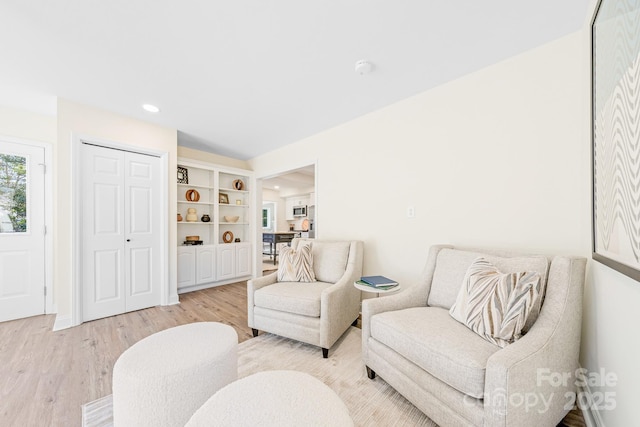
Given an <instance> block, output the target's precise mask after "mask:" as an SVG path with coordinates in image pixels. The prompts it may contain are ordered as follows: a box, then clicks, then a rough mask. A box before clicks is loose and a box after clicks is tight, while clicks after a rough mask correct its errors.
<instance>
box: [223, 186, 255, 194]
mask: <svg viewBox="0 0 640 427" xmlns="http://www.w3.org/2000/svg"><path fill="white" fill-rule="evenodd" d="M220 191H221V192H223V193H245V194H246V193H248V192H249V190H236V189H235V188H222V187H220Z"/></svg>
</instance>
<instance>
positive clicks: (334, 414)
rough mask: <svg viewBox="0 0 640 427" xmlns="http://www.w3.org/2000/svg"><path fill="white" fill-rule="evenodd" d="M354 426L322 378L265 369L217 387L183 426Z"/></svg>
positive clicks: (343, 405)
mask: <svg viewBox="0 0 640 427" xmlns="http://www.w3.org/2000/svg"><path fill="white" fill-rule="evenodd" d="M212 425H215V426H216V427H227V426H228V427H238V426H261V427H267V426H273V427H283V426H291V427H294V426H295V427H300V426H305V427H311V426H331V427H334V426H335V427H337V426H349V427H352V426H353V420H352V419H351V417H350V416H349V410H348V409H347V407H346V405H345V404H344V402H342V400H340V398H339V397H338V395H337V394H335V393H334V392H333V390H331V389H330V388H329V387H327V386H326V385H325V384H324V383H323V382H322V381H320V380H318V379H316V378H314V377H312V376H311V375H309V374H306V373H304V372H297V371H265V372H259V373H257V374H253V375H250V376H248V377H246V378H243V379H241V380H238V381H235V382H233V383H231V384H229V385H228V386H226V387H224V388H222V389H220V390H219V391H218V392H217V393H216V394H214V395H213V396H212V397H211V399H209V400H207V402H206V403H205V404H204V405H202V407H201V408H200V409H198V410H197V411H196V413H195V414H193V417H191V419H190V420H189V422H188V423H187V425H186V426H185V427H210V426H212Z"/></svg>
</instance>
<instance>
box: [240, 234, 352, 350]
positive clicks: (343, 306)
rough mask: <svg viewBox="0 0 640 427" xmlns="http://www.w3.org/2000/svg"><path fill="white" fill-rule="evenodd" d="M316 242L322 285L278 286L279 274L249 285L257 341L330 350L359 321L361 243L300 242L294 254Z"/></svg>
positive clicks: (315, 258)
mask: <svg viewBox="0 0 640 427" xmlns="http://www.w3.org/2000/svg"><path fill="white" fill-rule="evenodd" d="M303 242H310V243H311V247H312V254H313V270H314V273H315V276H316V281H315V282H311V283H304V282H303V283H301V282H278V281H277V272H275V273H272V274H269V275H267V276H263V277H259V278H256V279H253V280H249V281H248V282H247V306H248V307H247V308H248V312H247V314H248V323H249V327H251V328H252V330H253V336H254V337H255V336H257V335H258V330H262V331H266V332H271V333H274V334H276V335H280V336H283V337H287V338H292V339H295V340H298V341H302V342H306V343H308V344H312V345H317V346H318V347H321V348H322V355H323V357H324V358H327V357H328V353H329V348H331V346H332V345H333V344H334V343H335V342H336V341H337V340H338V338H340V336H342V334H343V333H344V332H345V331H346V330H347V329H348V328H349V326H350V325H352V324H355V322H356V321H357V320H358V315H359V311H360V291H359V290H358V289H356V288H355V287H354V286H353V282H354V281H356V280H358V279H359V278H360V276H361V275H362V252H363V244H362V242H360V241H337V240H317V239H294V240H293V242H292V243H291V246H292V248H293V249H294V250H296V249H297V247H298V245H300V244H301V243H303Z"/></svg>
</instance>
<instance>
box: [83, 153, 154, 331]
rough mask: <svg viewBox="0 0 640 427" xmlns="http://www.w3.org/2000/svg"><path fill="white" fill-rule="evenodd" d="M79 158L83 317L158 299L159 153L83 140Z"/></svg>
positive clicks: (129, 308)
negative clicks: (142, 151)
mask: <svg viewBox="0 0 640 427" xmlns="http://www.w3.org/2000/svg"><path fill="white" fill-rule="evenodd" d="M80 159H81V166H80V174H81V179H80V182H81V184H80V185H79V187H78V189H77V190H78V191H79V194H78V195H77V197H78V201H79V205H80V209H79V212H80V215H81V225H80V230H79V234H80V243H81V250H80V254H79V255H80V256H79V265H80V268H81V274H80V275H79V277H80V279H81V285H80V292H81V299H80V300H81V306H82V307H81V319H82V321H89V320H94V319H98V318H102V317H107V316H112V315H115V314H121V313H125V312H129V311H134V310H139V309H142V308H147V307H152V306H156V305H160V304H161V300H162V291H163V289H162V288H163V283H165V281H164V280H163V277H162V276H163V274H162V271H163V269H162V266H161V264H162V263H161V260H162V259H164V258H165V257H164V256H163V242H162V236H163V235H164V232H163V228H165V229H166V224H164V225H163V221H162V217H163V215H162V214H161V212H162V211H163V209H166V206H163V203H162V189H161V183H163V182H166V179H164V178H163V173H162V165H161V159H160V157H158V156H154V155H150V154H145V153H138V152H132V151H127V150H122V149H117V148H113V147H106V146H103V145H94V144H93V143H87V142H84V141H83V143H82V144H81V147H80Z"/></svg>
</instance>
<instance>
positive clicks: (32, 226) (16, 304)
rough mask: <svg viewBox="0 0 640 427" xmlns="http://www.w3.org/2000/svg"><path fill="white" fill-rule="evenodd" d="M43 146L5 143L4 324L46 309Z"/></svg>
mask: <svg viewBox="0 0 640 427" xmlns="http://www.w3.org/2000/svg"><path fill="white" fill-rule="evenodd" d="M44 198H45V194H44V148H42V147H36V146H32V145H26V144H17V143H13V142H5V141H0V322H3V321H5V320H13V319H18V318H22V317H29V316H35V315H37V314H43V313H44V305H45V295H44V286H45V265H44V264H45V256H44V255H45V254H44V253H45V247H44V246H45V235H44Z"/></svg>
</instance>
